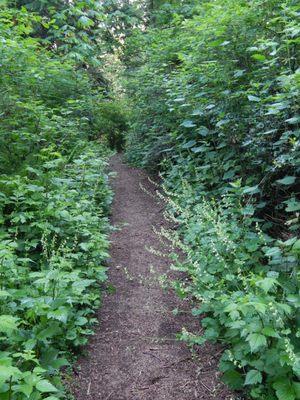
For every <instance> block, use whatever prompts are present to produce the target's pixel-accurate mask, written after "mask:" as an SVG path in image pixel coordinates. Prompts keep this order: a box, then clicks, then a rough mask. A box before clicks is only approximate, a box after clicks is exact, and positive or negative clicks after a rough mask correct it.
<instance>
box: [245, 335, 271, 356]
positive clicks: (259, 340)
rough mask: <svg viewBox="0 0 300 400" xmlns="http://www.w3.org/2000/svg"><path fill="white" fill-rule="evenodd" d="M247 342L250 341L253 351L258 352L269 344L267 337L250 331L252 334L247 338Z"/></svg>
mask: <svg viewBox="0 0 300 400" xmlns="http://www.w3.org/2000/svg"><path fill="white" fill-rule="evenodd" d="M246 340H247V342H249V345H250V349H251V352H252V353H255V352H257V350H259V349H260V348H262V347H265V346H266V345H267V339H266V337H265V336H264V335H261V334H260V333H250V335H248V336H247V338H246Z"/></svg>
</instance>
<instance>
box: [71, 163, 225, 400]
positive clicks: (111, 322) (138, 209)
mask: <svg viewBox="0 0 300 400" xmlns="http://www.w3.org/2000/svg"><path fill="white" fill-rule="evenodd" d="M112 170H113V171H116V172H117V178H116V179H115V181H114V189H115V200H114V205H113V211H112V223H113V224H114V225H115V226H117V227H120V226H122V229H121V230H117V231H115V232H114V233H113V234H112V237H111V241H112V246H111V262H110V264H111V265H110V266H111V268H110V274H109V275H110V281H111V283H112V284H113V285H114V286H115V288H116V293H115V294H110V295H106V296H105V298H104V300H103V306H102V308H101V310H100V311H99V316H98V317H99V319H100V325H99V327H98V329H97V331H96V334H95V336H93V338H92V339H91V341H90V344H89V347H88V355H87V357H85V358H82V359H81V360H79V363H78V365H77V376H76V378H75V382H74V388H73V393H74V395H75V398H76V399H77V400H86V399H91V400H96V399H97V400H163V399H166V400H190V399H205V400H210V399H218V400H225V399H230V394H229V392H228V390H227V389H226V388H225V387H224V386H223V385H222V384H221V383H220V381H219V378H218V373H217V367H216V365H217V362H218V355H217V353H218V351H217V349H216V348H214V347H212V346H209V345H207V346H205V347H204V348H201V350H200V351H199V352H198V353H197V355H196V359H193V357H192V355H191V352H190V350H189V349H188V348H187V347H186V345H185V344H183V343H181V342H178V341H177V340H176V339H175V335H176V333H177V332H179V331H181V328H182V326H185V327H186V328H187V329H188V330H196V329H197V328H198V329H199V324H198V323H197V321H196V320H195V319H194V318H192V317H191V316H189V313H188V312H186V313H185V312H183V313H181V314H180V315H178V316H174V315H173V313H172V310H174V309H175V308H179V309H180V310H186V311H187V309H188V308H187V307H188V305H187V304H185V303H184V302H182V301H180V300H179V299H178V298H177V296H176V295H175V294H174V293H173V292H171V291H169V290H166V289H163V288H162V286H161V284H160V283H159V278H160V277H161V275H162V274H164V273H167V272H168V265H169V263H170V261H169V260H168V259H167V258H165V257H159V256H156V255H154V254H152V253H150V252H149V251H147V249H146V247H148V248H149V247H151V246H152V247H154V248H156V249H159V250H160V251H163V252H164V253H166V254H167V250H166V249H165V248H164V246H163V245H162V244H161V243H160V241H159V240H158V237H157V236H156V235H155V233H154V232H153V229H152V227H153V226H156V227H159V226H160V225H162V224H164V220H163V217H162V215H161V211H160V209H161V206H160V205H159V204H158V203H157V200H155V198H153V197H151V196H149V195H147V194H146V193H145V192H144V191H143V190H141V188H140V184H142V185H143V186H144V187H146V188H147V190H149V191H152V192H153V190H154V188H153V187H151V186H152V185H151V184H150V183H149V181H148V179H147V176H146V175H145V174H144V173H143V172H141V171H139V170H137V169H133V168H130V167H128V166H126V165H124V164H123V163H122V160H121V158H120V156H115V157H114V158H113V160H112Z"/></svg>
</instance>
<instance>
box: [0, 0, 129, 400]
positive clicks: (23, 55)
mask: <svg viewBox="0 0 300 400" xmlns="http://www.w3.org/2000/svg"><path fill="white" fill-rule="evenodd" d="M7 3H8V2H7ZM13 3H14V4H13V5H12V6H9V5H8V4H6V5H5V4H3V2H0V4H1V6H0V37H1V39H0V53H1V68H0V116H1V126H0V148H1V151H0V221H1V226H0V238H1V242H0V398H1V399H2V400H23V399H30V400H39V399H48V400H55V399H58V398H62V397H65V394H64V389H63V386H62V384H61V380H60V377H59V372H60V369H61V368H62V367H63V366H67V365H68V364H69V362H70V360H71V358H72V356H70V355H71V354H72V352H74V351H75V349H76V348H78V347H79V346H81V345H83V344H85V343H86V342H87V337H88V335H90V334H91V333H92V330H91V328H92V325H93V323H94V322H95V321H96V320H95V318H94V310H95V308H97V307H99V304H100V288H101V286H100V287H99V285H101V284H103V282H104V281H105V280H106V268H105V260H106V259H107V257H108V254H107V252H108V239H107V234H108V228H109V225H108V220H107V215H108V212H109V205H110V202H111V199H112V193H111V190H110V189H109V187H108V174H107V157H108V155H109V154H110V150H108V147H107V146H106V143H107V142H108V141H109V140H108V139H109V137H108V136H109V134H110V133H112V134H113V133H114V131H115V130H114V124H115V122H114V121H115V120H118V119H117V117H116V116H115V114H117V113H118V112H119V117H120V119H121V118H123V117H122V114H121V112H120V111H118V110H119V109H118V108H116V106H114V104H113V102H112V101H110V100H109V99H108V97H107V90H108V89H107V84H104V83H103V84H101V85H100V83H99V76H100V75H101V74H100V73H96V72H95V71H94V68H96V61H97V60H95V59H94V58H93V57H94V56H95V54H93V53H96V51H97V49H96V48H95V46H96V45H94V44H93V37H91V36H90V33H89V31H88V27H90V25H91V24H92V22H91V20H89V17H88V15H89V13H90V14H92V15H93V17H94V19H95V18H98V16H97V14H96V10H94V12H93V10H92V9H91V4H92V2H89V3H90V4H89V11H86V7H87V4H85V3H86V2H82V1H81V2H78V4H75V3H74V6H73V7H72V8H71V10H70V9H68V7H65V10H60V13H58V8H57V4H56V3H59V4H62V3H63V2H55V1H54V2H53V5H52V8H49V5H48V9H47V10H48V11H49V10H50V11H51V13H52V14H53V15H50V16H49V15H48V16H47V17H46V16H45V15H44V14H43V8H42V5H43V4H45V2H37V1H35V2H33V3H32V4H28V6H27V8H25V7H23V4H21V5H18V4H17V3H18V2H13ZM38 3H40V6H41V7H40V8H39V7H38ZM93 4H96V2H95V3H93ZM31 5H32V6H35V7H36V10H31ZM37 11H39V12H40V14H39V13H38V12H37ZM66 11H70V13H68V18H70V19H71V22H72V18H71V11H72V13H73V14H75V15H76V19H75V17H74V15H73V22H74V21H78V22H76V23H77V25H72V23H71V22H69V25H67V21H66V20H67V17H65V13H66ZM51 13H50V14H51ZM80 15H81V16H80ZM78 18H79V19H78ZM61 20H63V21H64V26H61V25H60V24H59V21H61ZM51 28H52V31H51ZM68 29H69V31H70V33H66V32H67V31H68ZM61 30H63V31H64V32H65V35H63V34H62V32H61ZM72 32H75V33H76V35H75V34H74V35H72ZM55 34H56V35H55ZM59 38H60V39H59ZM86 38H88V40H87V39H86ZM64 39H66V40H65V42H64ZM98 69H99V68H98ZM101 82H103V79H101ZM110 107H111V108H112V110H113V113H112V112H111V114H113V115H114V120H113V119H111V120H110V131H109V132H108V129H107V130H105V125H104V123H107V121H109V116H107V115H105V116H103V115H102V114H103V111H101V110H102V109H104V108H105V109H106V110H109V109H110ZM111 114H109V115H111ZM104 117H105V118H104ZM123 119H124V118H123ZM103 121H104V122H103ZM118 123H119V120H118ZM91 140H94V141H91ZM100 142H101V143H100Z"/></svg>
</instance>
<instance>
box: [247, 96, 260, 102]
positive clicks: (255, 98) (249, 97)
mask: <svg viewBox="0 0 300 400" xmlns="http://www.w3.org/2000/svg"><path fill="white" fill-rule="evenodd" d="M248 100H249V101H254V102H256V103H258V102H260V98H259V97H257V96H252V95H251V94H249V95H248Z"/></svg>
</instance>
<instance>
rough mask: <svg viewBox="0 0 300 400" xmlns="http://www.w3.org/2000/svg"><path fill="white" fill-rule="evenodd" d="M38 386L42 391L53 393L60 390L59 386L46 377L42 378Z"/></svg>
mask: <svg viewBox="0 0 300 400" xmlns="http://www.w3.org/2000/svg"><path fill="white" fill-rule="evenodd" d="M36 388H37V390H38V391H40V392H42V393H52V392H58V390H57V388H56V387H55V386H53V385H52V383H50V382H49V381H47V380H46V379H42V380H41V381H39V382H38V383H37V384H36Z"/></svg>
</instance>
